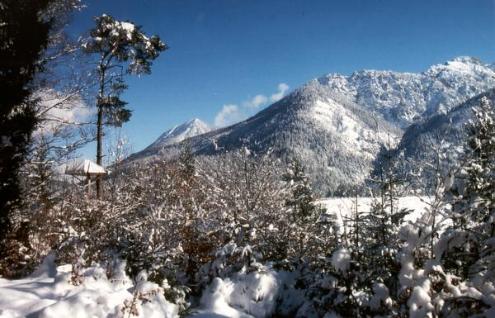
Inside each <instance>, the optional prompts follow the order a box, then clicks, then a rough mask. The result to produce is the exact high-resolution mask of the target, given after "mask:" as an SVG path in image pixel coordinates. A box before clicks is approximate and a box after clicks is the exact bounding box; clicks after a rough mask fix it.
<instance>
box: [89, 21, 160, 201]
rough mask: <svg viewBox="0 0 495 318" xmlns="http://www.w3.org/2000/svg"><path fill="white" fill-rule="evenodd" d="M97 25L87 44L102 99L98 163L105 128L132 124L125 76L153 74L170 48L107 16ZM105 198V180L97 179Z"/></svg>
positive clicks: (98, 105)
mask: <svg viewBox="0 0 495 318" xmlns="http://www.w3.org/2000/svg"><path fill="white" fill-rule="evenodd" d="M95 22H96V26H95V27H94V28H93V29H92V30H91V31H90V38H89V39H88V40H87V41H86V42H85V43H84V44H83V49H84V51H85V52H86V53H88V54H94V55H96V56H97V57H98V67H97V71H98V75H99V79H98V86H99V87H98V96H97V98H96V107H97V116H98V117H97V123H96V163H97V164H99V165H102V163H103V148H102V147H103V135H104V132H103V126H105V125H110V126H117V127H118V126H121V125H122V124H123V123H125V122H127V121H129V119H130V117H131V111H130V110H129V109H128V108H126V105H127V103H126V102H125V101H123V100H122V99H121V98H120V95H121V94H122V92H123V91H124V90H125V89H126V88H127V85H126V84H125V82H124V75H125V74H126V73H127V74H149V73H151V64H152V61H153V60H154V59H156V58H157V57H158V56H159V55H160V52H162V51H164V50H166V49H167V46H166V45H165V44H164V43H163V42H162V41H161V40H160V38H159V37H158V36H156V35H154V36H151V37H149V38H148V37H147V36H146V35H145V34H144V33H143V32H141V28H140V27H138V26H135V25H134V24H132V23H130V22H121V21H118V20H115V19H114V18H113V17H111V16H108V15H106V14H104V15H102V16H100V17H97V18H96V19H95ZM96 191H97V197H98V198H100V197H101V180H100V179H99V178H98V179H97V180H96Z"/></svg>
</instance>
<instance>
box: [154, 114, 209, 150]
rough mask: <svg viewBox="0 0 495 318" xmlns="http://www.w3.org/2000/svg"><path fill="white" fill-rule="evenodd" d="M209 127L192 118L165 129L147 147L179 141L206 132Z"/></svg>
mask: <svg viewBox="0 0 495 318" xmlns="http://www.w3.org/2000/svg"><path fill="white" fill-rule="evenodd" d="M210 130H211V128H210V127H209V126H208V125H207V124H206V123H205V122H204V121H202V120H200V119H198V118H193V119H191V120H189V121H186V122H185V123H183V124H180V125H178V126H174V127H173V128H171V129H169V130H167V131H165V132H164V133H163V134H162V135H161V136H160V137H158V139H157V140H156V141H155V142H153V143H152V144H151V145H150V146H149V148H161V147H164V146H168V145H172V144H175V143H178V142H181V141H183V140H185V139H188V138H191V137H194V136H197V135H201V134H204V133H207V132H209V131H210Z"/></svg>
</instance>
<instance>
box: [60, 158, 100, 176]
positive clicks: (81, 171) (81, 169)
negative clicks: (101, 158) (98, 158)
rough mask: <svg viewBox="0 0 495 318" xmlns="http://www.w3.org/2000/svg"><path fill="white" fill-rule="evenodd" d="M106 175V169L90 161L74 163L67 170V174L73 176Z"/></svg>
mask: <svg viewBox="0 0 495 318" xmlns="http://www.w3.org/2000/svg"><path fill="white" fill-rule="evenodd" d="M106 173H107V172H106V171H105V168H103V167H102V166H100V165H98V164H96V163H94V162H93V161H91V160H88V159H84V160H77V161H74V162H73V163H70V164H68V165H67V167H66V168H65V174H69V175H73V176H87V175H90V176H95V175H102V174H106Z"/></svg>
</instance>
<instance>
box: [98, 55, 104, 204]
mask: <svg viewBox="0 0 495 318" xmlns="http://www.w3.org/2000/svg"><path fill="white" fill-rule="evenodd" d="M103 60H104V57H103V58H102V60H101V62H100V67H99V71H100V90H99V92H98V99H97V101H96V107H97V108H98V119H97V121H96V164H98V165H100V166H103V103H102V101H103V95H104V91H105V68H104V66H103ZM101 192H102V191H101V176H99V175H98V176H97V177H96V198H97V199H100V198H101Z"/></svg>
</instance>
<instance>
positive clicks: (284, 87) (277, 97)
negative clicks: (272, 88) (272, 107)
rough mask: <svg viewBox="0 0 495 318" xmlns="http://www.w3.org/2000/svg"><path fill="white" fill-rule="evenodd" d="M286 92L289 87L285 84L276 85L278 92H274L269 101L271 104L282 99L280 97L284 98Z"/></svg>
mask: <svg viewBox="0 0 495 318" xmlns="http://www.w3.org/2000/svg"><path fill="white" fill-rule="evenodd" d="M288 90H289V85H287V84H285V83H280V84H278V92H276V93H275V94H273V95H272V96H271V97H270V100H271V101H272V102H273V103H275V102H278V101H279V100H281V99H282V97H284V95H285V93H287V91H288Z"/></svg>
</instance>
